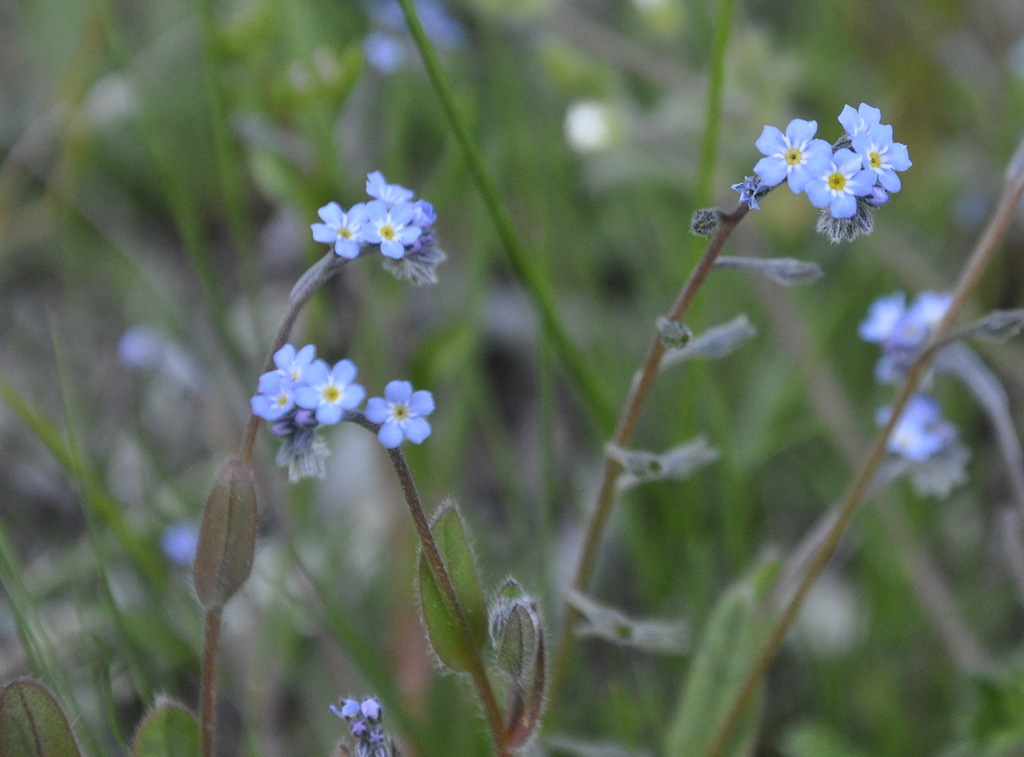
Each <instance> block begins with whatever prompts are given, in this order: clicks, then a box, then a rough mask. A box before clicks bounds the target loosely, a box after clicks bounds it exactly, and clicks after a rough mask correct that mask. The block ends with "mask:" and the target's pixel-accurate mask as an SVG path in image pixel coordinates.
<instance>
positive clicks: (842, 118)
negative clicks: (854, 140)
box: [839, 103, 882, 137]
mask: <svg viewBox="0 0 1024 757" xmlns="http://www.w3.org/2000/svg"><path fill="white" fill-rule="evenodd" d="M881 120H882V111H880V110H879V109H878V108H873V107H871V106H870V105H868V104H867V103H861V104H860V107H859V108H857V110H854V109H853V106H852V105H844V106H843V112H842V113H840V114H839V123H840V124H842V127H843V128H844V129H846V133H847V135H848V136H850V137H855V136H857V135H858V134H864V133H866V132H867V131H869V130H870V129H871V128H872V127H874V126H878V124H879V122H880V121H881Z"/></svg>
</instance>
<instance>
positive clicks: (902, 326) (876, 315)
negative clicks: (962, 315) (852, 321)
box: [858, 292, 953, 384]
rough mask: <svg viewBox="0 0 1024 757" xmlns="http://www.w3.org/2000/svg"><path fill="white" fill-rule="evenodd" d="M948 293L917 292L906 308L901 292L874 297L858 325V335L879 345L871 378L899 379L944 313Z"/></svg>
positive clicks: (881, 379) (949, 296) (947, 301)
mask: <svg viewBox="0 0 1024 757" xmlns="http://www.w3.org/2000/svg"><path fill="white" fill-rule="evenodd" d="M952 302H953V295H952V294H951V293H950V292H921V293H920V294H918V295H917V297H915V298H914V301H913V302H912V303H911V304H910V306H909V307H908V306H907V304H906V298H905V297H904V295H903V292H895V293H893V294H891V295H887V296H885V297H880V298H878V299H877V300H875V301H874V302H873V303H872V304H871V306H870V308H868V317H867V318H865V319H864V320H863V321H861V323H860V326H859V327H858V333H859V334H860V338H861V339H863V340H864V341H866V342H875V343H877V344H879V345H881V347H882V357H881V358H880V359H879V361H878V364H877V365H876V366H875V378H876V379H877V380H878V381H879V382H880V383H883V384H891V383H895V382H897V381H900V380H901V379H902V378H903V376H904V375H905V374H906V372H907V369H908V368H910V365H911V363H912V362H913V361H914V358H915V357H916V355H917V352H918V350H920V349H921V348H922V347H923V346H924V345H925V342H927V341H928V339H929V338H930V337H931V335H932V334H933V333H934V332H935V329H936V328H937V327H938V325H939V323H940V322H941V321H942V318H943V316H945V314H946V311H947V310H948V309H949V306H950V304H951V303H952Z"/></svg>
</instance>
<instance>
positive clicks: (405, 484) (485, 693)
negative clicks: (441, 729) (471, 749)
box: [344, 410, 511, 755]
mask: <svg viewBox="0 0 1024 757" xmlns="http://www.w3.org/2000/svg"><path fill="white" fill-rule="evenodd" d="M344 419H345V420H347V421H351V422H353V423H356V424H358V425H360V426H362V427H363V428H365V429H367V430H368V431H372V432H373V433H377V431H379V430H380V424H379V423H373V422H372V421H370V420H369V419H368V418H367V417H366V416H365V415H363V414H362V413H360V412H357V411H351V410H350V411H348V412H346V413H345V417H344ZM388 457H389V458H390V460H391V465H392V467H393V468H394V469H395V476H396V477H397V478H398V483H399V484H400V485H401V487H402V494H403V495H404V496H405V502H406V504H407V505H408V507H409V514H410V515H411V516H412V522H413V525H414V526H415V528H416V534H417V535H418V536H419V539H420V544H421V545H422V547H423V555H424V557H425V558H426V560H427V565H428V566H429V567H430V572H431V574H432V575H433V576H434V580H435V581H436V582H437V585H438V587H439V588H440V589H441V593H442V594H443V595H444V601H445V604H446V605H447V609H448V612H449V613H450V614H451V615H452V616H453V617H455V618H456V619H457V620H458V623H459V632H460V633H461V634H462V635H463V637H464V638H470V637H471V636H472V633H471V631H470V627H469V623H468V622H467V620H466V616H465V615H464V614H463V612H462V606H461V605H460V604H459V600H458V596H457V595H456V593H455V584H454V583H453V582H452V577H451V574H450V573H449V572H448V568H447V567H445V564H444V559H443V558H442V557H441V551H440V550H439V549H438V547H437V542H436V541H434V533H433V532H432V531H431V530H430V519H429V518H428V517H427V513H426V510H425V509H424V507H423V500H421V499H420V494H419V491H418V490H417V489H416V481H415V479H414V478H413V475H412V471H411V470H409V463H408V461H406V459H405V454H403V452H402V448H401V447H395V448H394V449H389V450H388ZM472 662H473V665H472V666H471V667H470V670H469V674H470V676H471V677H472V679H473V686H474V687H475V688H476V692H477V696H478V697H479V698H480V704H481V705H482V707H483V710H484V716H485V717H486V718H487V726H488V728H489V729H490V731H491V737H492V738H493V739H494V745H495V748H496V750H497V754H498V755H509V754H511V750H509V749H508V748H507V747H506V746H505V744H504V742H505V736H506V733H505V724H504V719H503V717H502V713H501V708H500V707H498V700H497V698H496V697H495V696H494V689H493V688H491V682H490V679H488V677H487V669H486V667H485V665H484V662H483V660H482V659H480V656H479V655H474V656H473V660H472Z"/></svg>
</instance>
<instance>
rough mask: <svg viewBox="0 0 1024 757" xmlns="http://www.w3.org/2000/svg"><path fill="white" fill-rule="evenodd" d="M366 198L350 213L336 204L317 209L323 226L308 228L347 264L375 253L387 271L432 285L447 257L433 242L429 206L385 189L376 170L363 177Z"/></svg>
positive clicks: (408, 193)
mask: <svg viewBox="0 0 1024 757" xmlns="http://www.w3.org/2000/svg"><path fill="white" fill-rule="evenodd" d="M366 193H367V194H368V195H370V197H372V198H373V199H372V200H370V201H369V202H359V203H356V204H355V205H353V206H352V207H351V208H349V209H348V210H344V209H343V208H342V207H341V206H340V205H339V204H338V203H336V202H329V203H327V204H326V205H324V206H323V207H322V208H320V209H319V210H318V211H317V214H318V215H319V216H320V221H321V223H314V224H310V229H311V230H312V232H313V239H314V240H316V241H317V242H323V243H324V244H329V245H331V247H332V248H333V250H334V252H335V253H336V254H337V255H339V256H340V257H342V258H346V259H348V260H352V259H354V258H357V257H359V256H360V255H361V254H363V253H364V252H366V251H368V250H372V249H378V250H380V252H381V254H382V255H384V258H385V265H386V267H387V268H388V270H390V271H391V272H392V273H394V274H395V275H396V276H398V277H399V278H403V279H407V280H409V281H412V282H413V283H414V284H423V283H431V284H432V283H434V282H436V281H437V275H436V274H435V273H434V268H435V267H436V266H437V265H438V264H439V263H441V262H442V261H443V260H444V259H445V255H444V253H443V252H442V251H441V250H440V249H439V248H438V247H437V244H436V241H435V239H434V232H433V227H434V222H435V221H436V220H437V215H436V214H435V213H434V207H433V205H431V204H430V203H429V202H427V201H426V200H413V192H412V190H410V189H406V188H405V187H403V186H400V185H398V184H388V183H387V182H386V181H385V180H384V176H383V174H381V172H380V171H374V172H373V173H371V174H368V175H367V177H366Z"/></svg>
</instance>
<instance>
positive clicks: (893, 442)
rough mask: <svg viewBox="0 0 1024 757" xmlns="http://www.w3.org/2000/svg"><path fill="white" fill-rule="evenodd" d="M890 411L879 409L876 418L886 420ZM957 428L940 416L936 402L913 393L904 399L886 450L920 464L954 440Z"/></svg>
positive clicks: (878, 420) (879, 421) (881, 422)
mask: <svg viewBox="0 0 1024 757" xmlns="http://www.w3.org/2000/svg"><path fill="white" fill-rule="evenodd" d="M890 415H891V410H890V409H889V408H887V407H884V408H882V409H881V410H879V411H878V414H877V416H876V419H875V420H876V421H877V422H878V424H879V425H882V424H884V423H886V422H888V420H889V416H890ZM956 437H957V434H956V427H955V426H953V424H952V423H950V422H949V421H946V420H944V419H943V417H942V409H941V408H940V407H939V403H938V402H936V401H935V400H934V399H932V398H931V397H929V396H927V395H924V394H915V395H914V396H913V397H911V398H910V400H909V401H908V402H907V404H906V407H904V409H903V414H902V415H900V417H899V420H897V421H896V425H894V426H893V429H892V433H891V434H890V435H889V439H888V442H887V445H886V446H887V449H888V450H889V452H891V453H892V454H894V455H899V456H900V457H903V458H905V459H907V460H910V461H911V462H915V463H921V462H924V461H925V460H928V459H929V458H931V457H932V456H933V455H936V454H938V453H939V452H941V451H942V450H944V449H946V448H948V447H950V446H951V445H953V444H954V443H956Z"/></svg>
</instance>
